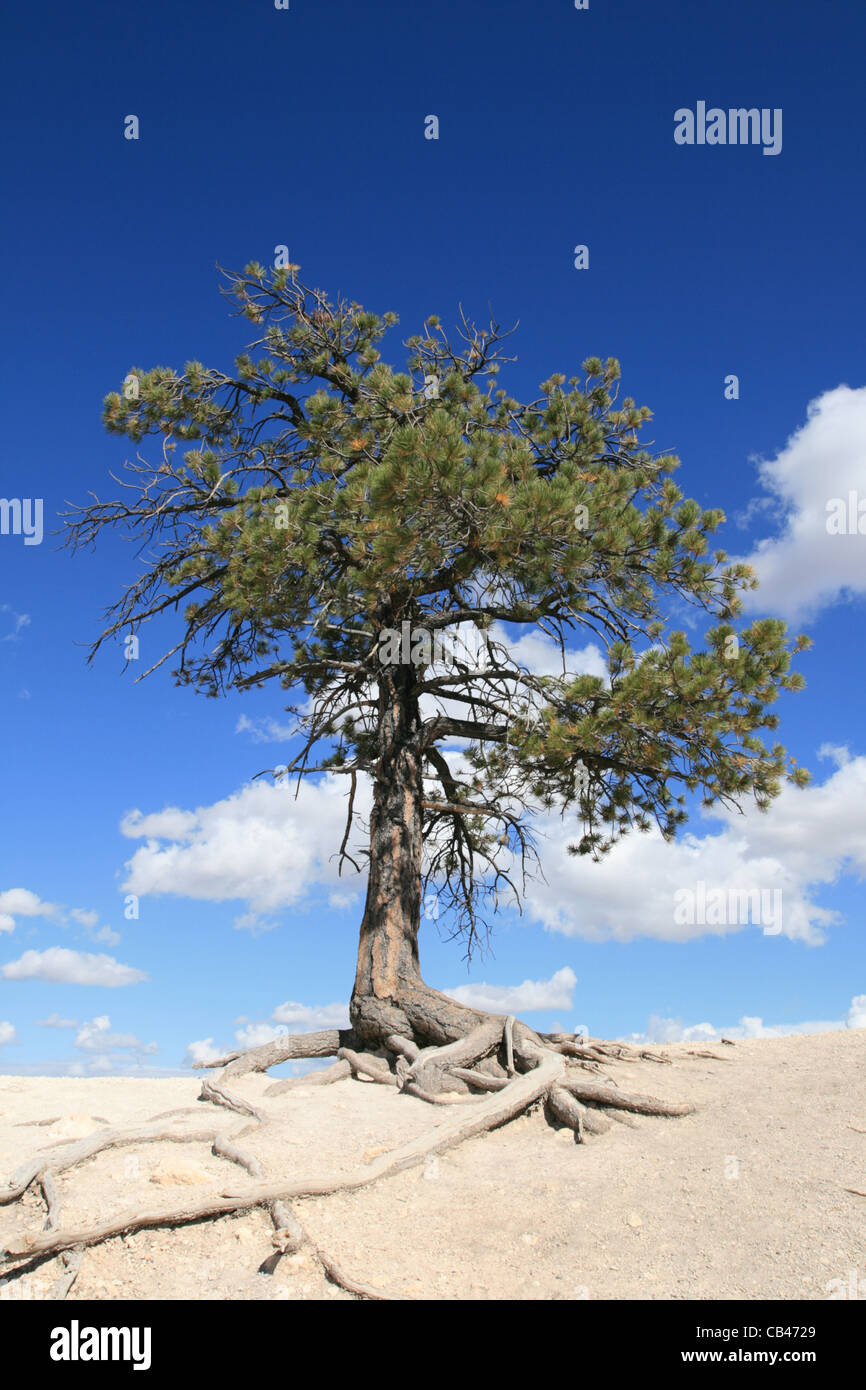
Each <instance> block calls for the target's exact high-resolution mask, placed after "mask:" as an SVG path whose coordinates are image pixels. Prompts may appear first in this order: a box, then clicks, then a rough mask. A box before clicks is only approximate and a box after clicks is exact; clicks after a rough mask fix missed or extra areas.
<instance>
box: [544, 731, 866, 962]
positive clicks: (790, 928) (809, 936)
mask: <svg viewBox="0 0 866 1390" xmlns="http://www.w3.org/2000/svg"><path fill="white" fill-rule="evenodd" d="M835 751H836V759H835V760H836V762H837V769H836V771H835V772H834V773H833V774H832V776H830V777H829V778H827V780H826V781H825V782H823V783H821V784H813V785H811V786H809V787H806V788H802V789H801V788H797V787H793V786H791V785H789V784H785V786H784V787H783V789H782V792H781V795H780V796H779V797H778V799H777V800H776V801H775V802H774V803H773V807H772V810H771V812H770V814H769V815H762V814H761V813H760V812H758V811H757V810H755V809H754V808H751V807H750V808H749V809H747V810H746V811H745V813H744V814H742V815H740V814H738V813H736V812H728V811H726V810H721V809H718V808H717V809H716V810H715V811H714V812H713V813H712V814H711V815H710V816H708V817H707V819H711V820H714V821H721V822H722V825H723V828H722V830H721V831H720V832H718V833H713V834H708V835H703V836H699V835H696V834H686V835H683V836H682V837H681V838H679V839H677V840H676V841H674V842H673V843H671V844H666V843H664V841H663V840H662V838H661V835H660V834H659V833H658V831H655V830H653V831H651V832H649V833H648V834H646V835H640V834H633V835H629V836H626V837H625V839H623V840H621V841H619V843H618V844H616V845H614V847H613V848H612V850H611V851H610V854H609V855H608V856H607V858H606V859H605V861H604V862H603V863H601V864H594V863H592V862H591V861H590V860H589V859H588V858H581V857H572V856H569V855H568V854H567V845H568V843H569V842H573V841H574V840H575V838H576V833H575V826H574V824H573V823H572V824H570V825H569V824H566V823H563V822H562V821H561V820H560V819H559V818H558V817H553V816H551V817H549V818H547V819H546V821H541V820H540V821H539V826H540V828H541V829H542V830H543V831H544V834H545V836H546V839H545V840H543V841H542V842H541V846H542V855H543V860H544V872H545V877H546V880H547V881H546V882H540V881H535V882H533V883H531V884H530V885H529V886H528V889H527V894H526V900H525V910H526V913H527V915H528V916H529V917H530V918H531V919H533V920H535V921H537V922H540V923H541V924H542V925H543V926H544V927H545V928H546V929H547V930H549V931H557V932H562V933H563V934H564V935H566V936H580V937H583V938H584V939H585V940H590V941H605V940H616V941H631V940H633V939H634V938H635V937H639V936H648V937H653V938H655V939H657V940H662V941H688V940H693V939H695V938H697V937H701V936H706V935H719V936H720V935H726V934H728V933H732V932H737V931H744V930H748V929H751V930H762V927H763V925H764V924H763V921H762V922H761V923H758V922H757V921H755V919H754V917H750V918H748V919H747V920H745V921H744V920H742V918H738V917H737V916H736V914H733V913H731V912H728V913H727V914H724V915H725V917H726V920H721V921H715V922H714V921H709V920H707V921H703V922H702V921H700V920H698V919H699V916H700V914H699V912H696V914H695V918H696V920H694V921H692V922H689V921H688V920H677V919H678V916H679V917H682V915H683V914H681V913H677V912H676V904H677V894H678V893H680V892H681V891H682V890H685V891H686V892H689V891H694V892H695V896H697V895H698V885H699V884H703V885H704V888H705V891H706V893H707V894H709V893H710V892H711V891H715V890H717V889H722V890H724V891H725V893H726V894H730V892H731V890H733V892H734V893H735V894H738V895H740V896H742V895H745V894H748V895H750V896H751V897H752V898H754V894H755V893H756V892H763V893H766V894H767V895H770V894H774V893H776V892H778V893H779V894H780V895H781V897H780V899H779V900H778V901H779V902H780V907H781V911H780V922H779V926H780V927H781V930H780V931H779V932H778V933H776V932H775V930H774V931H773V933H772V935H775V934H778V935H781V936H786V937H789V938H791V939H794V940H800V941H803V942H805V943H806V944H807V945H818V944H820V943H821V942H822V941H823V940H824V939H825V935H826V930H827V928H828V927H829V926H830V925H831V924H832V923H833V922H834V921H836V920H837V915H836V914H835V913H833V912H831V911H829V910H827V909H825V908H822V907H820V906H819V905H817V904H816V903H815V901H814V894H815V893H816V892H817V891H818V890H819V889H820V888H821V887H822V886H823V885H827V884H832V883H834V882H836V880H837V879H838V878H839V876H840V874H842V873H856V874H858V875H861V874H863V873H866V822H864V819H863V816H862V814H861V808H862V805H863V802H864V799H866V758H863V757H851V756H850V755H848V752H847V750H842V756H841V760H840V757H839V753H840V750H838V749H837V750H835ZM774 902H775V900H774ZM706 915H707V917H709V915H710V914H709V912H708V913H707V914H706ZM774 925H775V924H774ZM772 935H771V936H770V938H769V939H770V940H772Z"/></svg>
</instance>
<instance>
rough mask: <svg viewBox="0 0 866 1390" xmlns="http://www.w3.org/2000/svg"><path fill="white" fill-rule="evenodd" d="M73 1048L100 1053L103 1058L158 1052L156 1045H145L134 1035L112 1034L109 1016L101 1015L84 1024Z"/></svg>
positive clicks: (76, 1036)
mask: <svg viewBox="0 0 866 1390" xmlns="http://www.w3.org/2000/svg"><path fill="white" fill-rule="evenodd" d="M73 1046H75V1047H77V1048H80V1049H81V1050H82V1051H84V1052H98V1053H100V1054H101V1055H103V1056H107V1055H108V1054H110V1053H111V1052H140V1053H142V1054H149V1053H153V1052H156V1051H158V1048H157V1045H156V1043H143V1042H142V1041H141V1039H140V1038H137V1037H136V1036H135V1034H134V1033H112V1031H111V1019H110V1018H109V1017H108V1014H100V1015H99V1017H97V1018H94V1019H91V1020H90V1022H89V1023H82V1025H81V1027H80V1028H79V1030H78V1032H77V1033H76V1035H75V1042H74V1044H73Z"/></svg>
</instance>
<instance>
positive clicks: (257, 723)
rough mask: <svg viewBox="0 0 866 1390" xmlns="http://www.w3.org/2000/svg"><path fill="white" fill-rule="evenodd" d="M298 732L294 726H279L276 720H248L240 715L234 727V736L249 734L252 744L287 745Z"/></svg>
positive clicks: (243, 715)
mask: <svg viewBox="0 0 866 1390" xmlns="http://www.w3.org/2000/svg"><path fill="white" fill-rule="evenodd" d="M297 732H298V730H297V726H296V725H294V724H280V723H279V721H278V720H276V719H269V718H264V719H248V718H247V716H246V715H245V714H242V715H241V716H240V718H239V719H238V722H237V724H236V725H235V733H236V734H249V735H250V737H251V738H252V740H253V743H288V741H289V740H290V739H292V738H294V737H295V735H296V733H297Z"/></svg>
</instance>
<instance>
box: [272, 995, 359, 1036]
mask: <svg viewBox="0 0 866 1390" xmlns="http://www.w3.org/2000/svg"><path fill="white" fill-rule="evenodd" d="M272 1018H273V1019H274V1022H275V1023H284V1024H286V1025H287V1026H288V1029H289V1031H290V1032H292V1033H314V1032H315V1031H316V1029H318V1028H348V1026H349V1009H348V1006H347V1005H346V1004H344V1003H337V1004H324V1005H322V1006H321V1007H318V1008H311V1007H310V1006H309V1005H307V1004H297V1003H295V1002H294V1001H293V1000H288V1001H287V1002H286V1003H285V1004H278V1005H277V1007H276V1008H275V1009H274V1012H273V1014H272Z"/></svg>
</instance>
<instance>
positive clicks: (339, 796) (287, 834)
mask: <svg viewBox="0 0 866 1390" xmlns="http://www.w3.org/2000/svg"><path fill="white" fill-rule="evenodd" d="M347 790H348V789H347V785H346V779H345V778H343V777H337V776H329V777H325V778H323V779H322V780H321V781H319V782H317V783H307V784H306V785H305V786H303V787H302V789H301V793H300V795H299V796H298V798H297V799H296V798H295V795H294V788H293V787H291V786H289V785H288V784H285V783H277V784H274V783H266V782H255V783H252V784H251V785H248V786H245V787H243V788H242V789H241V790H240V791H238V792H235V793H234V794H233V795H232V796H228V797H226V798H224V799H223V800H222V801H217V802H215V803H214V804H213V805H212V806H203V807H199V809H198V810H197V811H195V812H191V811H182V810H180V809H178V808H177V807H170V808H169V809H167V810H165V811H161V812H158V813H156V814H153V815H148V816H143V815H142V814H141V813H140V812H138V811H135V812H133V813H132V814H131V815H129V816H127V817H126V818H125V819H124V821H123V822H122V824H121V829H122V831H123V833H124V834H125V835H127V836H128V837H130V838H142V839H145V840H146V843H145V844H144V845H142V847H141V848H140V849H138V850H136V852H135V853H134V855H133V856H132V859H131V860H130V861H129V863H128V864H127V869H128V877H127V880H126V883H125V884H124V891H126V892H130V893H137V894H138V895H139V896H144V895H145V894H149V893H150V894H155V895H158V894H162V893H173V894H178V895H181V896H183V897H189V898H200V899H207V900H209V901H211V902H224V901H226V900H232V899H240V900H242V901H245V902H247V903H248V904H249V906H250V907H251V908H252V910H253V912H254V913H268V912H272V911H275V910H277V909H279V908H286V907H292V906H297V905H299V904H301V903H303V902H304V900H305V899H306V898H307V897H308V896H309V895H310V894H311V892H312V891H313V890H314V889H318V888H320V887H322V886H325V887H333V888H337V887H338V886H339V884H340V882H341V880H340V878H339V875H338V869H337V860H336V859H332V856H333V854H334V851H335V849H337V848H338V846H339V843H340V838H341V836H342V830H343V825H344V823H345V817H346V793H347ZM369 801H370V792H369V783H368V782H367V781H366V779H365V782H364V784H363V785H361V784H360V783H359V786H358V793H357V796H356V803H355V809H356V811H358V812H359V813H360V814H361V815H365V814H367V812H368V810H369ZM236 925H239V926H243V925H246V926H247V928H248V929H249V925H250V924H249V922H247V923H241V922H239V923H237V924H236ZM261 929H262V928H261V927H259V930H261Z"/></svg>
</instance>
